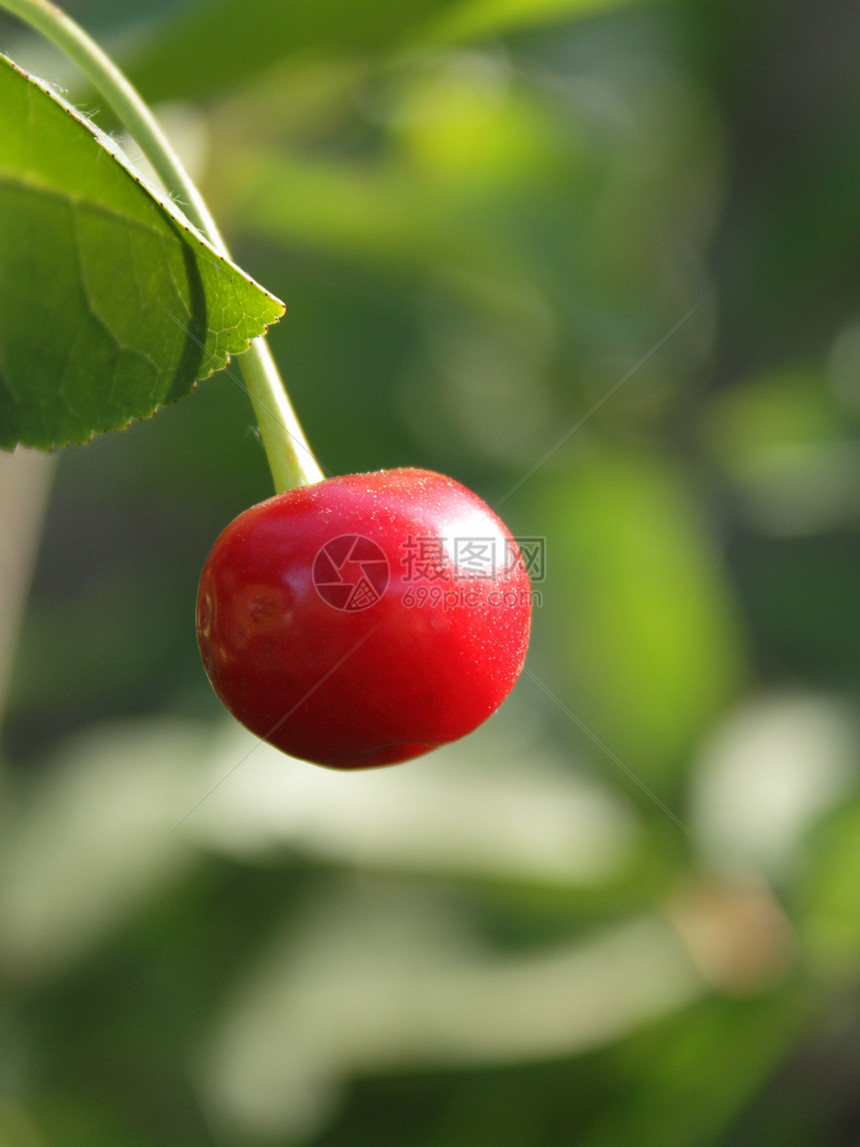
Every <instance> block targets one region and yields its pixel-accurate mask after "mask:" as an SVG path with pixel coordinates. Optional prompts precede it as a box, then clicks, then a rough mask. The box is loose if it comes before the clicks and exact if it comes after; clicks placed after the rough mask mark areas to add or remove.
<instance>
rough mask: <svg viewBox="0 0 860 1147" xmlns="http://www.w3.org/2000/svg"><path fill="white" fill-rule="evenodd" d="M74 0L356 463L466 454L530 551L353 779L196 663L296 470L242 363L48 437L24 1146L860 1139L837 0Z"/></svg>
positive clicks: (2, 882) (319, 444) (853, 633)
mask: <svg viewBox="0 0 860 1147" xmlns="http://www.w3.org/2000/svg"><path fill="white" fill-rule="evenodd" d="M69 9H70V11H72V12H73V14H75V15H77V16H78V17H79V18H80V19H81V21H82V22H83V23H84V24H85V25H87V26H88V27H91V28H92V29H93V30H94V31H96V32H97V33H98V34H99V35H100V36H101V38H102V39H103V41H104V42H105V43H106V44H108V46H111V45H113V46H115V49H116V52H117V54H118V56H119V57H120V59H121V60H122V61H123V62H126V63H127V64H128V68H129V71H130V73H131V75H132V78H133V79H135V80H136V81H137V82H138V83H139V84H140V87H141V90H142V91H143V94H144V95H145V96H146V97H147V98H148V99H150V100H153V101H155V102H156V103H157V104H159V107H158V110H159V111H160V112H161V114H162V117H163V119H164V122H165V124H166V125H167V128H168V131H172V132H173V133H174V136H175V138H176V142H177V145H178V146H179V147H180V149H182V150H183V152H184V154H185V155H186V157H187V160H188V162H189V165H190V166H192V167H196V169H197V174H198V176H199V182H200V184H201V187H202V189H203V191H204V193H205V195H206V196H207V198H208V199H209V201H210V203H211V205H212V207H213V209H214V212H215V215H216V217H217V218H218V220H219V221H220V222H221V223H222V224H223V227H224V230H225V232H226V233H227V235H228V238H229V241H230V244H231V246H232V248H233V250H234V253H235V255H236V258H237V260H238V262H239V264H240V265H241V266H242V267H244V268H246V269H247V270H248V271H249V272H250V273H251V274H253V275H254V276H255V278H256V279H257V280H258V281H259V282H261V283H263V284H264V285H265V286H266V287H267V288H268V289H270V290H271V291H272V292H273V293H274V294H276V295H277V296H279V297H281V298H284V299H285V300H286V301H287V304H288V311H287V315H286V317H285V318H284V320H282V322H281V323H280V324H279V325H278V326H277V327H276V328H274V329H273V331H272V333H271V336H270V337H271V342H272V346H273V349H274V352H275V355H276V357H277V359H278V361H279V363H280V365H281V367H282V370H283V374H284V377H285V379H286V381H287V385H288V386H289V389H290V392H291V395H292V397H293V400H294V402H295V405H296V407H297V408H298V410H299V412H300V415H301V417H302V421H303V423H304V425H305V427H306V430H307V431H308V434H309V437H310V439H311V441H312V442H313V444H314V446H315V448H316V450H317V453H318V456H319V457H320V459H321V461H322V462H323V464H324V465H325V466H326V467H327V468H328V469H329V470H330V471H332V472H348V471H351V470H367V469H373V468H377V467H383V466H391V465H401V464H414V465H421V466H429V467H432V468H434V469H438V470H442V471H446V472H449V473H451V474H453V475H454V476H455V477H457V478H459V479H460V480H462V481H464V482H466V483H467V484H469V485H470V486H472V487H473V488H475V489H476V490H478V491H479V492H480V493H481V494H482V495H483V496H484V497H485V498H486V499H487V500H488V501H489V502H490V503H491V504H498V505H499V507H500V510H501V512H503V514H504V516H505V518H506V520H507V521H508V523H509V525H510V526H511V527H512V529H513V531H514V532H515V533H517V534H520V535H527V536H532V537H541V536H542V537H545V538H546V554H547V566H546V579H545V581H542V582H541V583H540V584H539V585H537V586H536V588H537V589H539V590H540V593H541V595H542V604H541V606H540V607H539V608H538V609H537V610H536V617H535V627H534V639H533V644H532V651H531V654H530V659H529V663H528V672H527V673H526V674H525V675H524V676H523V679H522V681H521V682H520V684H519V685H518V687H517V689H516V690H515V692H514V694H513V696H512V697H511V699H510V701H509V702H508V704H507V705H506V706H505V708H504V709H503V710H502V712H501V713H500V714H498V716H497V717H496V718H494V719H493V721H491V722H490V723H489V725H488V726H486V727H485V728H484V729H482V730H480V731H479V732H478V733H476V734H474V735H473V736H472V737H470V738H468V739H467V740H466V741H464V742H461V743H460V744H458V745H456V746H452V747H450V748H449V749H447V750H445V751H443V752H441V753H439V754H435V755H434V756H433V757H430V758H426V759H422V760H420V761H416V762H413V763H411V764H409V765H407V766H402V767H401V768H399V769H392V770H383V771H382V772H378V773H372V774H367V775H362V774H358V775H355V776H343V777H341V776H338V775H336V774H331V773H327V772H324V771H322V770H315V769H313V768H312V767H311V766H307V765H302V764H300V763H297V762H291V761H288V760H286V759H284V758H279V757H278V755H277V754H276V753H274V752H269V751H268V750H267V749H263V748H255V747H254V741H253V739H252V738H250V737H248V736H246V735H245V734H244V733H242V731H240V730H237V729H236V727H235V726H234V725H232V724H231V723H229V722H228V720H227V719H226V717H224V716H223V714H222V713H221V712H220V710H219V706H218V705H217V702H216V701H215V699H214V697H213V696H212V695H211V691H210V690H209V686H208V684H207V682H206V680H205V677H204V674H203V672H202V669H201V667H200V665H199V661H198V656H197V650H196V646H195V639H194V629H193V602H194V597H195V592H196V581H197V577H198V574H199V570H200V567H201V566H202V563H203V560H204V558H205V556H206V553H207V552H208V549H209V546H210V545H211V542H212V539H213V538H214V536H215V535H216V534H217V532H218V531H219V529H220V528H222V527H223V525H224V524H226V522H227V521H228V520H230V518H231V517H233V516H234V515H235V514H237V513H238V512H240V511H241V510H242V509H244V508H245V507H246V506H247V505H248V504H249V503H251V502H252V501H255V500H259V499H260V498H262V497H265V496H267V495H268V493H269V492H270V487H269V479H268V477H267V472H266V466H265V460H264V456H263V452H262V448H261V446H260V444H259V441H258V439H257V436H256V434H255V431H254V428H253V425H252V416H251V411H250V406H249V404H248V403H247V399H246V397H245V395H244V394H243V393H242V390H241V388H240V386H238V385H237V381H236V378H235V376H233V375H232V374H230V373H222V374H220V375H217V376H215V377H214V378H212V379H211V380H209V381H207V382H206V383H205V384H202V385H201V386H200V388H199V391H198V392H197V393H196V394H195V395H194V396H193V397H190V398H187V399H184V400H183V401H181V402H179V403H177V404H176V405H175V406H173V407H171V408H169V409H165V410H162V411H161V412H160V413H159V414H158V415H157V417H156V418H155V419H153V420H151V421H148V422H145V423H138V424H136V425H134V426H133V427H132V428H131V429H130V430H129V431H127V432H125V433H123V434H113V435H109V436H105V437H103V438H100V439H98V440H96V441H95V442H93V443H92V444H91V445H90V446H87V447H84V448H73V449H70V450H67V451H66V452H64V453H63V454H62V455H61V456H60V457H59V459H58V461H57V472H56V478H55V482H54V486H53V491H52V493H51V497H50V501H49V503H48V507H47V514H46V521H45V528H44V534H43V538H42V542H41V547H40V549H39V553H38V559H37V561H36V566H35V572H34V576H33V583H32V589H31V592H30V596H29V600H28V602H27V606H26V610H25V612H24V615H23V619H22V622H21V628H20V636H19V641H18V649H17V655H16V661H15V667H14V671H13V673H12V676H11V683H10V686H9V690H8V697H7V702H6V713H5V718H4V727H3V741H2V748H3V756H4V762H3V773H2V777H0V781H1V782H2V783H0V798H2V803H0V829H2V838H0V981H2V993H3V994H2V999H0V1143H2V1144H4V1145H5V1144H6V1143H9V1144H11V1145H14V1147H18V1145H20V1147H31V1145H32V1147H73V1145H74V1147H78V1145H79V1144H81V1143H86V1144H88V1145H92V1147H103V1145H104V1147H108V1145H109V1147H114V1145H116V1147H136V1145H138V1144H139V1145H141V1147H150V1145H156V1144H158V1145H159V1147H162V1145H173V1144H176V1145H179V1144H181V1145H182V1147H195V1145H197V1144H200V1145H201V1147H202V1145H204V1144H210V1143H214V1144H219V1145H224V1147H251V1145H252V1144H253V1145H271V1147H275V1145H278V1147H280V1145H282V1144H296V1145H303V1147H304V1145H306V1147H358V1145H360V1144H365V1143H373V1144H374V1145H375V1147H386V1145H387V1144H391V1145H392V1147H394V1145H397V1147H400V1145H402V1144H409V1145H410V1147H412V1145H415V1147H482V1145H483V1144H486V1145H487V1147H490V1145H492V1147H558V1145H559V1144H577V1145H581V1147H622V1145H625V1147H628V1145H630V1147H635V1145H639V1144H641V1145H643V1147H650V1145H652V1144H655V1143H660V1144H662V1145H677V1147H711V1145H714V1147H718V1145H725V1147H728V1145H729V1144H731V1145H732V1147H739V1145H740V1147H746V1145H747V1144H748V1145H749V1147H753V1145H755V1147H761V1145H762V1144H774V1145H776V1144H779V1145H780V1147H785V1145H797V1147H807V1145H809V1147H811V1145H817V1144H821V1143H828V1144H834V1145H835V1147H838V1145H840V1144H845V1145H846V1147H848V1145H849V1144H853V1143H855V1142H856V1141H857V1126H858V1120H860V1112H858V1107H857V1100H856V1095H857V1081H858V1075H860V1017H858V1014H857V1009H856V1006H855V1003H854V1000H855V996H856V982H857V972H858V958H860V896H858V888H860V852H858V843H857V841H858V839H860V838H859V837H858V815H860V814H858V808H860V805H858V800H860V794H858V723H857V716H858V683H860V653H858V633H860V624H858V622H860V605H859V604H858V602H860V597H858V592H857V586H858V574H857V571H858V559H860V498H858V494H857V490H858V489H860V482H858V478H860V448H858V420H860V315H858V312H857V287H858V267H860V258H858V256H860V232H858V222H857V220H858V215H857V212H856V211H855V210H854V207H853V203H854V199H855V197H856V195H855V189H856V186H857V179H858V174H860V137H858V130H860V129H858V124H860V80H858V76H859V75H860V73H858V71H857V68H856V52H855V51H853V50H849V48H850V47H851V45H852V38H853V39H854V41H855V42H856V32H857V15H856V12H855V10H854V8H853V6H851V5H849V4H846V3H842V2H840V0H827V2H826V3H824V4H814V3H813V2H812V0H789V2H788V3H783V4H777V3H775V2H774V0H752V2H746V3H741V2H740V0H729V2H728V3H723V4H711V3H707V2H706V0H686V2H685V3H679V2H674V0H655V2H653V3H652V2H645V0H631V2H630V3H624V4H618V3H608V2H607V3H600V2H599V0H597V2H589V3H582V2H581V0H580V2H576V0H570V2H562V0H555V2H549V0H542V2H538V0H534V2H532V3H528V2H526V0H517V2H515V0H450V2H447V3H443V2H440V3H436V4H430V3H421V4H412V5H402V4H401V5H397V4H392V3H390V2H389V0H361V2H360V3H359V2H356V3H351V4H344V3H340V2H339V0H327V2H326V3H324V4H323V3H320V4H312V3H310V0H300V2H297V3H296V4H293V5H263V4H259V3H252V2H247V0H246V2H245V3H242V4H237V3H235V2H234V0H219V2H218V3H213V4H202V3H167V2H163V3H157V4H152V3H150V4H147V5H142V4H140V3H139V0H125V2H124V3H123V4H114V5H107V4H105V3H99V2H97V0H80V2H79V3H76V4H70V5H69ZM2 27H3V35H4V46H5V48H6V50H8V52H9V54H10V55H12V56H13V57H14V58H16V59H18V60H19V61H20V62H21V63H22V64H25V65H30V66H32V67H35V64H34V63H33V61H34V60H35V59H36V58H37V57H38V56H39V53H40V52H41V48H38V47H37V46H35V45H34V44H33V43H32V42H31V41H28V40H27V39H26V37H25V36H24V35H23V33H21V32H20V30H16V29H13V28H12V25H11V24H9V23H6V24H3V25H2ZM49 67H50V68H56V69H58V73H57V74H62V75H65V74H64V73H63V72H62V71H61V66H60V65H59V64H57V63H56V62H54V63H52V64H51V65H49ZM36 70H38V69H36ZM43 74H44V73H43ZM48 78H53V74H52V75H50V76H49V77H48ZM64 82H66V83H69V84H70V85H71V84H72V83H73V81H72V80H71V79H64ZM79 90H80V98H81V99H84V100H87V101H90V100H91V99H92V97H91V96H88V95H87V94H86V93H85V91H84V89H83V88H82V87H81V88H80V89H79ZM71 98H73V99H74V98H76V93H75V89H74V88H73V90H72V92H71ZM165 100H166V101H169V102H167V103H159V101H165ZM177 101H182V102H181V103H180V102H177ZM4 544H6V545H7V548H8V549H9V550H10V552H11V551H13V550H14V547H15V536H14V534H10V541H9V542H8V543H4ZM234 766H237V767H236V768H235V771H232V772H231V770H233V769H234ZM228 774H229V776H228ZM225 777H226V779H223V778H225ZM222 780H223V783H220V784H219V782H221V781H222ZM215 785H217V786H218V787H217V788H216V789H215V790H214V791H212V792H211V794H210V795H209V796H206V794H207V793H209V791H210V790H211V789H212V788H213V786H215ZM203 797H206V799H205V800H203V802H202V803H201V804H199V807H196V806H197V805H198V802H200V801H201V798H203ZM192 809H193V811H192V812H191V813H190V815H188V816H187V817H186V814H187V813H189V810H192ZM667 810H668V812H669V813H671V816H670V815H667ZM673 817H674V818H677V820H675V819H673ZM181 818H185V819H182V820H181ZM180 820H181V823H179V822H180ZM678 822H680V824H679V823H678ZM174 826H176V827H175V831H171V830H172V829H174ZM685 830H687V831H685ZM168 833H169V835H166V834H168Z"/></svg>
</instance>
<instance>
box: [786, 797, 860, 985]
mask: <svg viewBox="0 0 860 1147" xmlns="http://www.w3.org/2000/svg"><path fill="white" fill-rule="evenodd" d="M811 848H812V852H813V860H812V863H811V865H810V868H809V871H808V873H807V874H806V876H805V879H804V880H803V882H802V884H801V886H800V888H799V890H798V900H797V909H798V918H799V925H798V927H799V932H800V937H801V940H802V941H803V942H804V943H805V945H806V947H807V951H808V954H809V956H810V957H811V960H812V963H813V966H814V968H815V970H816V971H817V972H818V973H819V974H821V975H822V976H824V977H825V978H827V979H836V980H839V979H846V980H849V981H852V982H853V981H854V980H855V979H856V977H857V968H858V958H860V913H858V911H857V889H858V888H860V803H858V802H857V801H856V800H855V801H853V802H852V803H851V804H849V805H847V806H846V807H845V808H843V809H840V810H839V811H838V812H837V813H836V814H835V815H834V816H833V817H831V819H830V820H829V821H828V822H826V823H825V824H823V825H821V826H820V828H819V830H818V832H817V833H816V834H815V836H814V838H813V840H812V842H811Z"/></svg>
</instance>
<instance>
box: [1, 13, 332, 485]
mask: <svg viewBox="0 0 860 1147" xmlns="http://www.w3.org/2000/svg"><path fill="white" fill-rule="evenodd" d="M0 8H5V9H6V11H8V12H11V13H12V15H14V16H17V17H18V18H19V19H20V20H22V21H24V23H26V24H29V25H30V26H31V27H33V28H35V29H36V30H37V31H38V32H41V33H42V35H44V36H45V37H46V38H47V39H49V40H51V41H52V42H53V43H54V44H56V45H57V47H58V48H60V49H61V51H63V52H64V53H65V55H67V56H68V57H69V58H70V59H71V60H72V61H74V63H75V64H77V66H78V67H79V68H80V69H81V71H82V72H83V73H84V74H85V75H86V76H87V77H88V78H89V80H90V81H91V82H92V84H93V85H94V86H95V87H96V88H97V90H98V91H99V92H100V93H101V94H102V96H103V97H104V99H105V100H106V101H107V103H108V105H109V107H110V108H111V110H112V111H113V112H114V114H115V115H116V117H117V118H118V119H119V120H120V122H121V123H122V124H124V125H125V127H126V128H127V129H128V132H129V134H130V135H131V137H132V138H133V139H134V141H135V142H136V143H137V145H138V147H139V148H140V150H141V151H142V153H143V154H144V155H145V156H146V158H147V159H148V160H149V162H150V164H151V165H152V168H153V170H154V171H155V173H156V174H157V175H158V178H159V179H160V180H161V182H162V183H163V184H164V187H165V189H166V191H167V192H168V194H170V196H171V197H172V198H173V199H174V200H175V201H176V200H178V202H179V206H180V208H181V210H182V211H183V213H184V214H185V216H186V217H187V219H188V220H189V222H190V223H191V224H193V226H194V227H196V228H197V230H198V231H200V232H201V234H202V235H203V236H204V238H206V239H207V240H208V242H209V244H210V245H211V246H212V247H213V248H214V249H215V250H216V251H217V252H218V254H219V255H223V256H224V257H225V258H228V259H229V258H230V252H229V250H228V249H227V244H226V243H225V242H224V239H223V237H222V236H221V233H220V231H219V230H218V227H217V226H216V224H215V220H214V219H213V218H212V215H211V213H210V211H209V208H208V207H207V206H206V203H205V201H204V199H203V196H202V195H201V194H200V192H199V191H198V190H197V188H196V186H195V185H194V183H193V181H192V179H191V177H190V176H189V175H188V172H187V171H186V170H185V168H184V167H183V166H182V163H181V162H180V160H179V158H178V156H177V155H176V153H175V151H174V150H173V148H172V147H171V145H170V144H169V143H168V141H167V138H166V137H165V135H164V132H163V131H162V130H161V128H160V127H159V125H158V123H157V121H156V119H155V117H154V116H153V114H152V112H151V111H150V110H149V108H148V107H147V105H146V103H145V101H144V100H143V98H142V97H141V96H140V94H139V93H138V92H137V91H136V90H135V88H134V87H133V86H132V85H131V83H129V81H128V80H127V79H126V77H125V76H124V75H123V73H122V72H121V71H120V70H119V68H118V67H117V66H116V64H115V63H114V62H113V60H111V59H110V57H109V56H108V55H106V53H105V52H103V51H102V49H101V48H100V47H99V46H98V44H96V43H95V41H94V40H92V39H90V37H89V36H88V35H87V33H86V32H85V31H84V30H83V28H81V27H80V25H78V24H76V23H75V21H74V20H72V19H71V18H70V17H69V16H67V15H66V13H65V12H63V11H61V9H59V8H58V7H57V6H56V5H55V4H51V3H50V2H49V0H0ZM237 362H238V363H239V366H240V367H241V370H242V375H243V377H244V379H245V383H246V385H247V388H248V393H249V395H250V397H251V402H252V404H253V407H254V415H255V417H256V419H257V424H258V425H259V427H260V434H261V436H262V439H263V446H264V448H265V451H266V457H267V459H268V462H269V468H270V470H271V471H272V478H273V480H274V483H275V489H276V490H277V492H278V493H282V492H283V491H285V490H291V489H293V488H294V487H296V486H307V485H310V484H311V483H313V482H319V481H320V479H321V478H322V477H323V473H322V470H321V469H320V467H319V465H318V463H317V461H316V459H315V458H314V456H313V454H312V452H311V449H310V446H309V445H308V443H307V440H306V438H305V435H304V432H303V430H302V428H301V425H300V423H299V420H298V418H297V416H296V413H295V411H294V410H293V407H292V405H291V403H290V400H289V398H288V397H287V392H286V389H285V387H284V383H283V380H282V378H281V376H280V374H279V373H278V368H277V367H276V366H275V362H274V359H273V358H272V355H271V352H270V350H269V347H268V345H267V343H266V340H265V338H263V337H262V336H261V337H259V338H256V339H253V340H252V342H251V345H250V346H249V347H248V349H247V350H246V351H245V352H244V353H242V354H241V355H238V356H237Z"/></svg>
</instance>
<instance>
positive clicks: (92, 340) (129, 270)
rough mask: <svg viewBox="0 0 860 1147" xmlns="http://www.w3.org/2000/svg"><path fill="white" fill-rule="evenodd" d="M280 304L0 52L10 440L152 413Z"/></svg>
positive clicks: (63, 435) (237, 346) (3, 314)
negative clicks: (212, 245) (221, 253)
mask: <svg viewBox="0 0 860 1147" xmlns="http://www.w3.org/2000/svg"><path fill="white" fill-rule="evenodd" d="M283 309H284V308H283V304H282V303H280V302H279V301H278V300H277V299H275V298H274V297H273V296H271V295H269V294H268V293H267V292H266V291H264V290H263V289H262V287H260V286H258V284H256V283H255V282H254V281H253V280H252V279H250V278H248V276H246V275H245V274H244V273H243V272H242V271H240V270H239V269H238V268H237V267H235V266H233V265H232V264H231V263H230V262H228V261H227V260H226V259H224V258H223V257H222V256H221V255H219V254H218V253H217V252H216V251H214V250H213V249H212V247H210V245H209V244H208V243H207V242H206V241H205V240H204V239H203V238H202V237H201V236H200V235H199V233H198V232H197V231H196V230H194V229H193V228H192V226H191V225H190V224H189V223H188V221H187V220H186V219H185V217H184V216H183V215H182V213H181V212H180V211H179V210H178V209H177V208H176V207H175V206H174V205H173V204H172V203H171V202H170V201H169V200H167V199H162V198H160V197H158V195H157V193H156V192H154V191H152V190H149V189H148V188H147V187H146V186H144V184H143V183H142V182H141V179H140V177H139V176H137V175H136V174H135V173H134V171H133V170H132V169H131V167H130V166H129V164H128V162H127V161H126V160H125V159H124V158H123V157H122V155H121V153H120V152H119V150H118V148H117V147H116V146H115V145H114V144H113V143H112V141H111V140H110V139H109V138H108V137H107V136H105V135H103V134H102V133H101V132H99V131H98V130H97V129H96V128H94V127H93V126H92V125H91V124H89V123H87V122H86V121H85V120H84V119H82V118H81V117H80V115H78V114H77V113H76V112H75V110H74V109H73V108H71V107H70V106H68V105H67V104H66V103H65V102H64V101H62V100H61V99H60V98H59V97H58V96H57V95H55V94H54V93H53V92H51V91H50V90H49V89H48V88H47V87H45V86H43V85H42V84H41V83H40V82H39V81H38V80H36V79H34V78H33V77H31V76H28V75H26V74H25V73H24V72H22V71H21V70H20V69H18V68H17V67H16V66H15V65H14V64H13V63H11V61H9V60H7V59H6V58H5V57H2V56H0V446H2V447H3V448H4V449H11V448H13V447H14V446H15V445H16V444H17V443H19V442H20V443H23V444H24V445H28V446H37V447H40V448H42V449H49V448H51V447H53V446H58V445H63V444H65V443H69V442H85V441H88V440H89V439H90V438H91V437H92V436H93V434H95V433H98V432H100V431H103V430H111V429H118V428H120V427H123V426H125V425H127V424H128V423H129V422H130V421H131V420H132V419H135V418H143V417H147V416H149V415H151V414H153V413H154V412H155V411H156V409H157V408H158V407H159V406H161V405H163V404H164V403H168V402H172V401H173V400H174V399H176V398H179V397H181V396H182V395H184V394H187V393H188V392H189V391H190V390H191V389H193V386H194V383H195V382H196V381H198V380H200V379H202V378H206V377H208V376H209V375H210V374H212V373H213V371H215V370H218V369H220V368H221V367H223V366H224V365H226V363H227V361H228V357H229V356H230V355H231V354H238V353H239V352H241V351H242V350H244V349H245V348H246V347H247V345H248V343H249V341H250V340H251V339H252V338H255V337H256V336H257V335H260V334H262V333H263V332H264V331H265V329H266V326H267V325H268V324H269V323H272V322H274V321H276V320H277V319H278V318H279V317H280V315H281V314H282V313H283Z"/></svg>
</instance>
